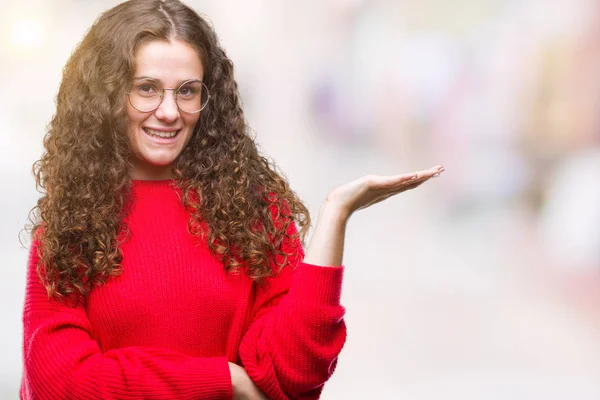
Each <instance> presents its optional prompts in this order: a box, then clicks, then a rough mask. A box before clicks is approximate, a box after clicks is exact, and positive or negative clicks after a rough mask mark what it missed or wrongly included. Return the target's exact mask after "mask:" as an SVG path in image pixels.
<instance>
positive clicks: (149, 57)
mask: <svg viewBox="0 0 600 400" xmlns="http://www.w3.org/2000/svg"><path fill="white" fill-rule="evenodd" d="M135 76H136V77H140V76H146V77H152V78H154V79H156V80H159V81H161V82H162V83H164V84H166V85H171V84H175V83H177V82H181V81H185V80H188V79H199V80H202V78H203V76H204V68H203V65H202V61H201V60H200V55H199V54H198V52H197V51H196V49H194V48H193V47H192V46H191V45H190V44H188V43H186V42H184V41H181V40H176V39H175V40H170V41H166V40H152V41H149V42H146V43H143V44H141V45H140V46H139V47H138V49H137V51H136V52H135Z"/></svg>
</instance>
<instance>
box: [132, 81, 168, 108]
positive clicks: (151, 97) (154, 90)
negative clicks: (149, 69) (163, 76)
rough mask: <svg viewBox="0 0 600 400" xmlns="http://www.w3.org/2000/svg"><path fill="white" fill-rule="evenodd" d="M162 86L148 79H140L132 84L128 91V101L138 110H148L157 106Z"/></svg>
mask: <svg viewBox="0 0 600 400" xmlns="http://www.w3.org/2000/svg"><path fill="white" fill-rule="evenodd" d="M161 94H162V88H161V87H160V86H159V85H158V83H157V82H155V81H153V80H150V79H140V80H138V81H136V82H135V83H134V84H133V87H132V89H131V92H130V93H129V102H130V103H131V105H132V106H133V107H134V108H135V109H136V110H139V111H143V112H148V111H152V110H154V109H155V108H157V107H158V105H159V104H160V100H161Z"/></svg>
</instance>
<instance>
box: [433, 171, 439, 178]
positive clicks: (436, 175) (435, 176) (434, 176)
mask: <svg viewBox="0 0 600 400" xmlns="http://www.w3.org/2000/svg"><path fill="white" fill-rule="evenodd" d="M438 176H440V173H439V172H438V173H437V174H435V175H433V176H432V178H437V177H438Z"/></svg>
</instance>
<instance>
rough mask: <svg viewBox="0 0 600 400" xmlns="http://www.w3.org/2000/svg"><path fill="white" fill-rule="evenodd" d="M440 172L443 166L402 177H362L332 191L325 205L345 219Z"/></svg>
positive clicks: (416, 185) (412, 187) (418, 184)
mask: <svg viewBox="0 0 600 400" xmlns="http://www.w3.org/2000/svg"><path fill="white" fill-rule="evenodd" d="M442 172H444V166H443V165H438V166H436V167H433V168H430V169H427V170H423V171H417V172H412V173H408V174H402V175H394V176H379V175H367V176H363V177H362V178H359V179H357V180H355V181H352V182H350V183H346V184H345V185H342V186H340V187H337V188H335V189H334V190H332V191H331V192H330V193H329V194H328V195H327V203H329V204H333V205H334V206H335V207H336V208H338V209H339V210H340V211H341V212H342V214H343V216H344V218H346V219H347V218H350V216H351V215H352V213H354V212H355V211H356V210H360V209H362V208H367V207H370V206H372V205H373V204H377V203H379V202H380V201H383V200H385V199H387V198H388V197H391V196H394V195H396V194H398V193H402V192H404V191H406V190H410V189H414V188H416V187H418V186H420V185H422V184H423V183H425V182H426V181H428V180H429V179H431V178H432V177H434V176H436V175H439V174H441V173H442Z"/></svg>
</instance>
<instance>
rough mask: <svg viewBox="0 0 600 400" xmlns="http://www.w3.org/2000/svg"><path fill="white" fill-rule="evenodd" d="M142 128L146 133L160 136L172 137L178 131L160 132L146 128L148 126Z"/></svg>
mask: <svg viewBox="0 0 600 400" xmlns="http://www.w3.org/2000/svg"><path fill="white" fill-rule="evenodd" d="M144 130H145V131H146V132H147V133H149V134H151V135H152V136H158V137H161V138H172V137H175V135H177V133H178V132H179V131H172V132H161V131H155V130H152V129H148V128H144Z"/></svg>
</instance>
